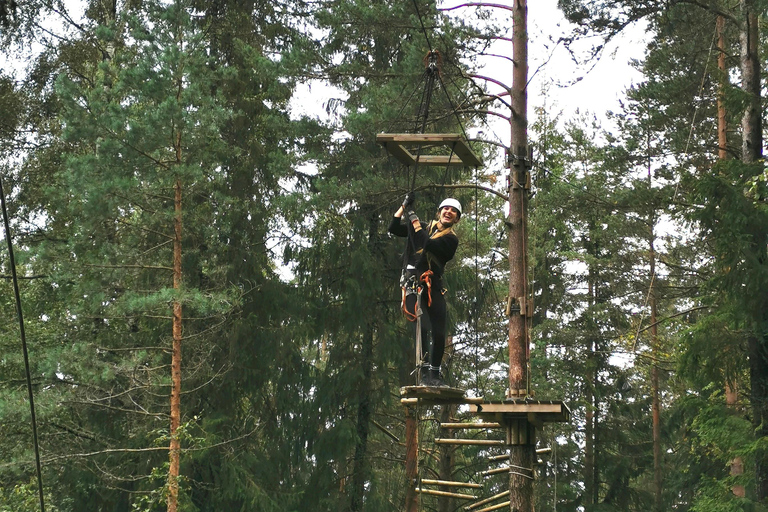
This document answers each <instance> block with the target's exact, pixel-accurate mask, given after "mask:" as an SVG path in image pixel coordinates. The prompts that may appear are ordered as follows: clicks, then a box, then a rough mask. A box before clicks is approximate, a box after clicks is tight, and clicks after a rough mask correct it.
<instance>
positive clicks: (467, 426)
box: [440, 422, 501, 429]
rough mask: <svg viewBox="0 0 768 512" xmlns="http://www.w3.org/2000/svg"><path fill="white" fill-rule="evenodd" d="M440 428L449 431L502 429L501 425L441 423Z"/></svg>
mask: <svg viewBox="0 0 768 512" xmlns="http://www.w3.org/2000/svg"><path fill="white" fill-rule="evenodd" d="M440 427H441V428H448V429H472V428H501V423H488V422H483V423H441V424H440Z"/></svg>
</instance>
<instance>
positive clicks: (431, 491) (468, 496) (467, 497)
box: [416, 487, 477, 500]
mask: <svg viewBox="0 0 768 512" xmlns="http://www.w3.org/2000/svg"><path fill="white" fill-rule="evenodd" d="M416 492H420V493H421V494H430V495H432V496H446V497H448V498H459V499H462V500H474V499H477V497H476V496H472V495H471V494H459V493H458V492H447V491H435V490H434V489H422V488H421V487H417V488H416Z"/></svg>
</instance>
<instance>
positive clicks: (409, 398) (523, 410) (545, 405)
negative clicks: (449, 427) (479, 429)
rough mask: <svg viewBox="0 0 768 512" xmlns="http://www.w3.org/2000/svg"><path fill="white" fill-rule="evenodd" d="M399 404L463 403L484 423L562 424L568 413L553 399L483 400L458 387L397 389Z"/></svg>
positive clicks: (561, 404) (567, 418) (565, 407)
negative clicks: (469, 395) (465, 394)
mask: <svg viewBox="0 0 768 512" xmlns="http://www.w3.org/2000/svg"><path fill="white" fill-rule="evenodd" d="M400 403H402V404H403V405H440V404H466V405H469V406H470V411H471V412H473V413H474V414H476V415H478V416H480V417H481V418H482V420H483V421H484V422H496V423H504V424H507V423H509V422H510V421H512V420H527V421H529V422H530V423H533V424H534V425H537V426H541V425H543V424H544V423H564V422H568V421H570V419H571V411H570V409H568V406H567V405H565V403H564V402H561V401H555V400H530V399H529V400H525V399H522V398H521V399H506V400H493V401H486V400H485V399H484V398H481V397H480V398H471V397H466V396H464V390H462V389H459V388H437V387H429V386H405V387H402V388H400Z"/></svg>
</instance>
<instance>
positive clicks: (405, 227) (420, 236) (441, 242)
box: [389, 194, 461, 386]
mask: <svg viewBox="0 0 768 512" xmlns="http://www.w3.org/2000/svg"><path fill="white" fill-rule="evenodd" d="M412 206H413V195H412V194H409V195H407V196H406V197H405V200H404V201H403V204H402V206H400V208H399V209H398V210H397V211H396V212H395V215H394V217H393V218H392V222H391V223H390V225H389V232H390V233H392V234H393V235H396V236H401V237H408V244H407V246H406V249H405V254H404V257H403V260H404V265H403V266H404V268H403V274H402V277H401V280H400V285H401V287H402V289H403V300H402V309H403V312H404V313H405V315H406V317H407V318H408V320H410V321H412V322H415V321H416V320H417V318H418V316H419V311H417V309H418V307H417V299H419V298H420V299H421V300H420V303H421V311H426V313H427V314H426V315H422V317H421V353H422V360H421V361H419V363H420V364H421V383H420V384H421V385H423V386H446V384H445V382H444V381H443V377H442V374H441V373H440V364H441V363H442V360H443V353H444V352H445V336H446V332H445V331H446V320H447V317H446V304H445V297H444V296H443V295H444V293H445V289H444V288H443V271H444V269H445V264H446V263H448V262H449V261H450V260H451V259H453V256H454V254H456V248H457V247H458V245H459V238H458V237H457V236H456V233H455V232H454V230H453V227H454V226H455V225H456V223H457V222H459V220H460V218H461V203H459V202H458V201H457V200H456V199H453V198H448V199H446V200H444V201H443V202H442V203H440V206H439V207H438V209H437V211H438V213H437V220H434V221H432V222H430V223H425V222H421V221H420V220H419V218H418V217H417V216H416V214H415V213H414V212H413V210H412V209H411V208H412ZM404 214H405V219H404V218H403V216H404ZM430 330H431V331H432V343H431V344H430V343H429V341H428V339H429V331H430Z"/></svg>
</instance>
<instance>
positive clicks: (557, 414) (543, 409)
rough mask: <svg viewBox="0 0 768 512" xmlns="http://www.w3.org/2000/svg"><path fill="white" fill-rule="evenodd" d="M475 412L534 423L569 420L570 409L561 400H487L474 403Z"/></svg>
mask: <svg viewBox="0 0 768 512" xmlns="http://www.w3.org/2000/svg"><path fill="white" fill-rule="evenodd" d="M474 405H475V406H476V408H475V411H474V412H475V413H476V414H500V415H502V416H506V417H512V418H518V419H526V420H528V421H530V422H531V423H534V424H540V423H541V422H566V421H569V419H570V416H571V411H570V410H569V409H568V407H567V406H566V405H565V404H564V403H562V402H525V401H512V402H487V403H482V404H474Z"/></svg>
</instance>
